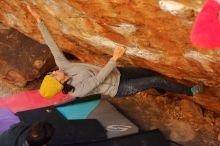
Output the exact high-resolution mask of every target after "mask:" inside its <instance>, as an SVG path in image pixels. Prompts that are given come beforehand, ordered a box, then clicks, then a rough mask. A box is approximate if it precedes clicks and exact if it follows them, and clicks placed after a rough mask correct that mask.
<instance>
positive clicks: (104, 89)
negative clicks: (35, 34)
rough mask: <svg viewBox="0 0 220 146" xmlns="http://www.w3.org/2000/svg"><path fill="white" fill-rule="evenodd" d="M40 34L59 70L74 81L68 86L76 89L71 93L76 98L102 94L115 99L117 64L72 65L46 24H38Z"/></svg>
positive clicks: (117, 79) (117, 75) (118, 74)
mask: <svg viewBox="0 0 220 146" xmlns="http://www.w3.org/2000/svg"><path fill="white" fill-rule="evenodd" d="M38 27H39V29H40V32H41V34H42V36H43V38H44V40H45V42H46V44H47V45H48V46H49V48H50V51H51V52H52V54H53V57H54V59H55V62H56V64H57V66H58V67H59V69H61V70H63V71H64V72H65V73H66V74H67V75H68V76H72V79H71V80H70V81H68V84H70V85H72V86H74V87H75V91H74V92H69V94H70V95H73V96H75V97H84V96H87V95H92V94H102V95H108V96H111V97H114V96H115V95H116V93H117V91H118V86H119V81H120V72H119V70H118V69H117V68H116V62H115V61H114V60H113V59H110V60H109V61H108V63H107V64H106V65H105V66H104V67H101V66H96V65H92V64H85V63H72V62H70V61H68V60H67V59H66V58H65V56H64V55H63V53H62V52H61V50H60V49H59V48H58V46H57V44H56V43H55V41H54V40H53V38H52V36H51V34H50V33H49V31H48V29H47V27H46V26H45V24H44V22H43V21H41V22H40V23H38Z"/></svg>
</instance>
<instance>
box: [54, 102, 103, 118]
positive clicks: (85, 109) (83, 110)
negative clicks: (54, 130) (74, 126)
mask: <svg viewBox="0 0 220 146" xmlns="http://www.w3.org/2000/svg"><path fill="white" fill-rule="evenodd" d="M99 103H100V99H96V100H92V101H88V102H83V103H78V104H73V105H68V106H63V107H58V108H57V110H58V111H59V112H60V113H61V114H62V115H63V116H64V117H65V118H66V119H68V120H74V119H86V117H87V116H88V115H89V113H91V112H92V111H93V110H94V109H95V108H96V107H97V105H98V104H99Z"/></svg>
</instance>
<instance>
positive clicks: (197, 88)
mask: <svg viewBox="0 0 220 146" xmlns="http://www.w3.org/2000/svg"><path fill="white" fill-rule="evenodd" d="M203 90H204V85H203V84H202V83H200V84H198V85H195V86H193V87H192V88H191V91H192V94H193V95H196V94H198V93H201V92H203Z"/></svg>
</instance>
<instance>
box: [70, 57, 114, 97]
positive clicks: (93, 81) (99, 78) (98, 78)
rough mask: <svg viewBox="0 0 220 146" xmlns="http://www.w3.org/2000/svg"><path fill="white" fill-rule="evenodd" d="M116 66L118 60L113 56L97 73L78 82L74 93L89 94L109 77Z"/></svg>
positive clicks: (81, 95)
mask: <svg viewBox="0 0 220 146" xmlns="http://www.w3.org/2000/svg"><path fill="white" fill-rule="evenodd" d="M115 67H116V61H114V60H113V59H112V58H111V59H110V60H109V61H108V63H107V64H106V65H105V66H104V67H103V68H102V69H101V70H100V71H99V73H98V74H97V75H95V76H93V77H90V78H85V79H84V80H83V81H82V82H80V83H78V84H77V85H76V86H75V92H73V95H74V96H76V97H84V96H86V95H88V93H89V92H91V91H92V90H93V89H95V88H96V87H98V86H99V85H100V84H101V83H103V82H104V80H105V79H106V77H108V75H109V74H110V73H111V72H112V70H113V69H114V68H115Z"/></svg>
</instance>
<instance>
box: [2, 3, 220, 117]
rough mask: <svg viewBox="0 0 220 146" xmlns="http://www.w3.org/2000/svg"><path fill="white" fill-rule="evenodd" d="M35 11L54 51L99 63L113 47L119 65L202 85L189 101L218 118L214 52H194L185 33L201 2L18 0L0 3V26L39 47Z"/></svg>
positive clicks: (219, 94) (218, 58)
mask: <svg viewBox="0 0 220 146" xmlns="http://www.w3.org/2000/svg"><path fill="white" fill-rule="evenodd" d="M27 3H28V4H29V5H31V6H32V7H33V9H34V10H35V11H37V12H38V13H39V14H40V16H41V17H42V19H43V20H44V21H45V23H46V25H47V26H48V27H49V29H50V31H51V33H52V34H53V37H54V39H55V40H56V42H57V44H58V45H59V46H60V48H63V50H64V51H66V52H69V53H72V54H74V55H75V56H77V57H78V58H79V59H80V60H81V61H83V62H89V63H99V64H100V63H101V64H103V63H105V62H106V61H107V59H108V58H109V57H110V55H111V53H112V50H113V49H114V48H115V47H117V46H121V45H122V46H125V47H126V48H127V50H126V55H125V56H124V58H123V59H122V60H121V62H120V63H121V64H130V65H135V66H141V67H147V68H151V69H153V70H156V71H158V72H160V73H162V74H164V75H167V76H169V77H171V78H174V79H176V80H178V81H180V82H183V83H185V84H188V85H193V84H196V83H198V82H203V83H204V84H205V85H206V91H205V93H204V94H203V95H199V96H196V97H192V98H189V97H187V98H189V99H191V100H194V101H195V102H196V103H198V104H200V105H202V106H204V107H205V108H208V109H210V110H212V111H215V112H219V113H220V106H219V104H220V91H219V86H220V78H219V75H220V71H219V68H220V63H219V62H220V53H219V52H220V51H207V50H204V49H200V48H196V47H194V46H193V45H192V44H191V42H190V39H189V35H190V29H191V26H192V23H193V20H194V18H195V16H196V13H197V11H198V9H199V8H200V7H201V5H202V1H199V0H197V1H190V0H178V1H170V0H160V1H159V0H147V1H146V0H132V1H131V0H110V1H107V0H89V1H88V0H29V1H26V0H19V1H11V0H10V1H8V0H1V1H0V5H1V8H0V21H1V22H2V23H4V24H5V25H7V26H10V27H14V28H16V29H17V30H19V31H20V32H22V33H24V34H26V35H28V36H30V37H32V38H33V39H35V40H38V41H40V42H42V43H43V40H42V38H41V35H40V33H39V31H38V29H37V27H36V22H35V21H34V19H33V17H32V16H31V15H30V14H29V13H28V12H27V9H26V7H25V6H26V4H27Z"/></svg>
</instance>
